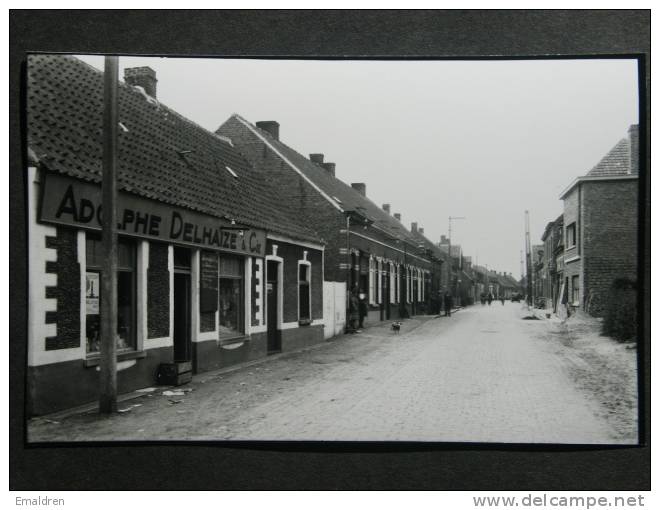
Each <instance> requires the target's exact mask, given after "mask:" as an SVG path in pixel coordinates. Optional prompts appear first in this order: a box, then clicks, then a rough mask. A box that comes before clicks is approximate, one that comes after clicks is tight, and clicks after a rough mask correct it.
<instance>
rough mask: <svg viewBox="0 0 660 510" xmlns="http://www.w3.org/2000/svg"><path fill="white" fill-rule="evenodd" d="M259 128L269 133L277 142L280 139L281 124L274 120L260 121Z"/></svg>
mask: <svg viewBox="0 0 660 510" xmlns="http://www.w3.org/2000/svg"><path fill="white" fill-rule="evenodd" d="M256 125H257V127H258V128H259V129H263V130H264V131H267V132H268V133H269V134H270V136H272V137H273V138H275V140H279V139H280V123H279V122H277V121H274V120H260V121H259V122H257V124H256Z"/></svg>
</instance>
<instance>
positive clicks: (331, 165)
mask: <svg viewBox="0 0 660 510" xmlns="http://www.w3.org/2000/svg"><path fill="white" fill-rule="evenodd" d="M322 166H323V168H325V171H326V172H328V173H329V174H330V175H332V176H333V177H334V176H335V164H334V163H323V165H322Z"/></svg>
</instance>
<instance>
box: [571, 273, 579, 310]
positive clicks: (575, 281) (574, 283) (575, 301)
mask: <svg viewBox="0 0 660 510" xmlns="http://www.w3.org/2000/svg"><path fill="white" fill-rule="evenodd" d="M571 289H572V295H571V297H572V299H571V304H572V305H573V306H579V304H580V276H579V275H574V276H573V277H572V278H571Z"/></svg>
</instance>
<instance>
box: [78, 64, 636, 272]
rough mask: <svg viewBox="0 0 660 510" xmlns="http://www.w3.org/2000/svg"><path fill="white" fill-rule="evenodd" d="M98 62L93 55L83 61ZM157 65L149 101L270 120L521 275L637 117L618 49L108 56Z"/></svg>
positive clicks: (198, 116) (405, 213)
mask: <svg viewBox="0 0 660 510" xmlns="http://www.w3.org/2000/svg"><path fill="white" fill-rule="evenodd" d="M81 58H82V59H83V60H85V61H86V62H88V63H90V64H91V65H93V66H95V67H97V68H99V69H102V68H103V57H100V56H85V57H81ZM119 65H120V70H119V73H120V79H122V77H123V69H124V68H126V67H135V66H143V65H147V66H149V67H151V68H152V69H154V71H156V75H157V79H158V92H157V96H158V100H159V101H160V102H162V103H164V104H166V105H167V106H169V107H170V108H172V109H174V110H176V111H177V112H179V113H180V114H182V115H184V116H185V117H187V118H189V119H190V120H192V121H194V122H196V123H197V124H199V125H201V126H202V127H204V128H206V129H208V130H210V131H215V130H216V129H217V128H218V127H219V126H220V125H221V124H222V123H223V122H224V121H225V120H226V119H227V118H228V117H229V116H230V115H232V114H233V113H238V114H240V115H241V116H242V117H244V118H246V119H247V120H249V121H250V122H252V123H255V122H257V121H260V120H276V121H277V122H279V124H280V140H281V141H283V142H284V143H286V144H287V145H289V146H290V147H292V148H293V149H295V150H296V151H298V152H299V153H301V154H304V155H309V154H310V153H319V152H320V153H323V154H325V161H332V162H334V163H336V165H337V166H336V176H337V177H338V178H339V179H341V180H342V181H344V182H346V183H351V182H364V183H366V189H367V197H368V198H369V199H371V200H372V201H373V202H375V203H376V204H377V205H379V206H381V205H382V204H384V203H389V204H391V207H392V209H391V211H392V213H395V212H399V213H401V215H402V221H403V223H404V224H405V225H406V226H407V227H408V228H410V223H411V222H417V223H418V225H419V226H420V227H423V228H424V231H425V235H426V236H427V237H428V238H429V239H430V240H432V241H434V242H437V241H439V240H440V236H441V235H442V234H444V235H447V231H448V223H449V222H448V218H449V216H457V217H458V216H460V217H465V219H464V220H454V221H452V236H451V238H452V244H460V245H461V246H462V248H463V253H464V255H469V256H472V260H473V262H474V263H477V262H478V263H479V265H487V266H488V267H489V268H491V269H495V270H497V271H505V272H510V273H513V275H514V276H516V277H519V276H520V258H521V255H520V252H521V250H524V239H525V231H524V224H525V223H524V222H525V210H528V211H529V215H530V232H531V239H532V243H533V244H538V243H540V238H541V235H542V234H543V230H544V228H545V226H546V224H547V223H548V222H549V221H552V220H554V219H555V218H556V217H557V216H559V215H560V214H561V213H562V202H561V200H559V195H560V193H561V191H562V190H563V189H565V188H566V187H567V186H568V185H569V184H570V183H571V182H572V181H573V180H574V179H575V178H576V177H578V176H581V175H584V174H586V173H587V172H588V171H589V170H590V169H591V168H592V167H593V166H595V165H596V164H597V163H598V162H599V161H600V159H601V158H602V157H603V156H605V155H606V154H607V152H608V151H609V150H610V149H611V148H612V147H614V145H616V143H617V142H618V141H619V140H620V139H621V138H625V137H626V136H627V132H628V127H629V126H630V125H631V124H636V123H637V122H638V89H637V63H636V61H634V60H625V59H617V60H614V59H593V60H585V59H580V60H506V61H505V60H491V61H336V60H335V61H316V60H258V59H256V60H251V59H201V58H200V59H190V58H159V57H120V59H119Z"/></svg>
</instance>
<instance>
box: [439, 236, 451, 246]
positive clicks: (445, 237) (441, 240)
mask: <svg viewBox="0 0 660 510" xmlns="http://www.w3.org/2000/svg"><path fill="white" fill-rule="evenodd" d="M440 244H449V239H447V236H446V235H444V234H443V235H441V236H440Z"/></svg>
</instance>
